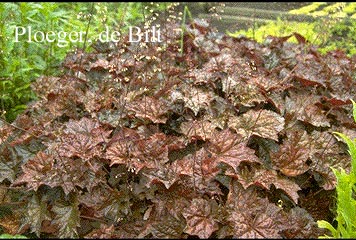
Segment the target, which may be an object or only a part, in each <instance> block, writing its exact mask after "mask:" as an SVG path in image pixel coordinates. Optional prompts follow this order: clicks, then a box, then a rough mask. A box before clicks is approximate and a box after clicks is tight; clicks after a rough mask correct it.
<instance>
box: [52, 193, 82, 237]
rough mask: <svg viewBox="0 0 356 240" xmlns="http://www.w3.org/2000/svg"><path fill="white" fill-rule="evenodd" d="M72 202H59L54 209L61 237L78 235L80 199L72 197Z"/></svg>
mask: <svg viewBox="0 0 356 240" xmlns="http://www.w3.org/2000/svg"><path fill="white" fill-rule="evenodd" d="M72 198H73V199H72V201H71V203H70V204H67V203H62V202H57V203H56V204H55V205H54V206H53V208H52V210H53V212H55V213H56V215H57V216H56V218H55V220H54V221H55V223H56V224H57V225H58V226H59V235H58V237H60V238H75V237H78V232H77V227H79V226H80V212H79V207H78V205H79V201H78V199H77V197H76V196H74V197H72Z"/></svg>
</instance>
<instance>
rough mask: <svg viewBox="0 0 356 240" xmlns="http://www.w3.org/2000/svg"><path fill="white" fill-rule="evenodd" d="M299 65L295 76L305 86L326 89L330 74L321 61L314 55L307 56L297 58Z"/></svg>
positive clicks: (295, 70) (296, 67)
mask: <svg viewBox="0 0 356 240" xmlns="http://www.w3.org/2000/svg"><path fill="white" fill-rule="evenodd" d="M297 61H298V64H297V65H296V66H295V69H294V76H295V77H296V79H297V80H299V81H300V82H301V83H302V84H303V85H304V86H314V85H319V86H323V87H326V83H325V82H326V80H327V79H328V72H327V70H326V68H325V66H324V64H322V63H321V62H320V61H318V59H317V58H316V57H315V56H314V55H312V54H306V55H303V56H297Z"/></svg>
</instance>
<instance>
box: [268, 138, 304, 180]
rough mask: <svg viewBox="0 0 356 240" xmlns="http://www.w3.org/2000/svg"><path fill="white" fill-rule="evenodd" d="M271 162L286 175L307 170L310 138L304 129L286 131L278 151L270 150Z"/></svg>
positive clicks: (299, 173)
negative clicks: (284, 138)
mask: <svg viewBox="0 0 356 240" xmlns="http://www.w3.org/2000/svg"><path fill="white" fill-rule="evenodd" d="M270 155H271V159H272V163H273V164H274V165H275V166H276V169H278V170H280V171H281V172H282V173H283V174H284V175H286V176H293V177H294V176H298V175H301V174H303V173H305V172H306V171H308V169H309V166H308V165H307V164H306V162H307V160H308V158H309V156H310V139H309V137H308V134H307V132H306V131H302V132H301V131H292V132H287V139H286V140H284V142H283V144H282V145H281V146H280V149H279V150H278V152H271V153H270Z"/></svg>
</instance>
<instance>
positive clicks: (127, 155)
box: [106, 133, 170, 173]
mask: <svg viewBox="0 0 356 240" xmlns="http://www.w3.org/2000/svg"><path fill="white" fill-rule="evenodd" d="M169 141H170V140H169V139H167V138H166V135H165V134H163V133H156V134H153V135H152V136H150V137H148V138H146V139H136V138H134V139H130V138H129V139H127V138H125V137H124V138H121V139H120V138H119V139H118V140H116V141H115V142H113V144H112V145H111V146H110V147H109V148H108V149H107V152H106V158H108V159H110V160H111V164H110V165H111V166H112V165H113V164H125V165H127V166H128V167H129V168H131V169H133V170H134V171H136V173H138V172H139V171H140V170H141V169H142V168H144V167H147V168H155V167H156V165H157V164H159V163H165V162H168V161H169V158H168V145H167V143H168V142H169Z"/></svg>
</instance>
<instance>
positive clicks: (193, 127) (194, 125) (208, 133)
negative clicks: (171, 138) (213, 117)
mask: <svg viewBox="0 0 356 240" xmlns="http://www.w3.org/2000/svg"><path fill="white" fill-rule="evenodd" d="M215 127H216V126H215V125H214V124H212V123H211V122H210V121H207V120H202V121H199V120H194V121H191V122H183V123H182V124H181V126H180V131H181V132H182V133H183V134H184V135H185V136H187V137H188V138H189V139H201V140H204V141H205V140H207V139H210V138H211V137H212V134H213V132H214V130H215Z"/></svg>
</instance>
